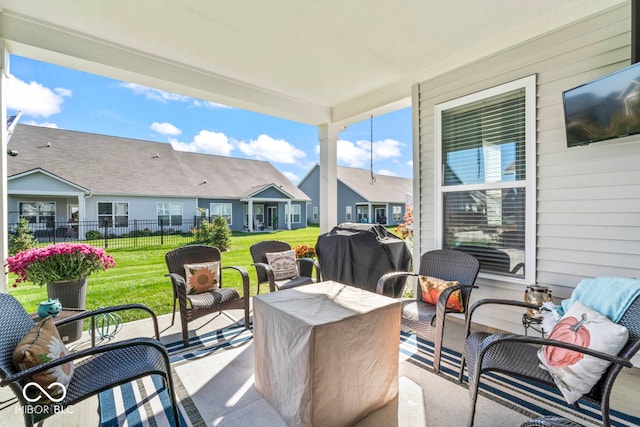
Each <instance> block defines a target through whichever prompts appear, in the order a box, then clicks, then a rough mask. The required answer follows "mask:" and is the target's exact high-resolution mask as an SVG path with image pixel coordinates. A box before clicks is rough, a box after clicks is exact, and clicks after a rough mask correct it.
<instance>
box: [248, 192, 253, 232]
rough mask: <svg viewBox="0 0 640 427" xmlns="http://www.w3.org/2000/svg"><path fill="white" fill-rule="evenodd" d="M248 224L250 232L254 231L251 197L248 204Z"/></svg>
mask: <svg viewBox="0 0 640 427" xmlns="http://www.w3.org/2000/svg"><path fill="white" fill-rule="evenodd" d="M247 226H248V227H249V233H251V232H252V231H253V199H249V203H248V206H247Z"/></svg>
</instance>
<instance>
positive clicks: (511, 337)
mask: <svg viewBox="0 0 640 427" xmlns="http://www.w3.org/2000/svg"><path fill="white" fill-rule="evenodd" d="M504 342H517V343H520V344H537V345H541V346H542V345H548V346H553V347H560V348H564V349H567V350H572V351H576V352H578V353H582V354H586V355H589V356H593V357H597V358H598V359H602V360H606V361H607V362H611V363H616V364H618V365H621V366H623V367H626V368H631V367H632V366H633V364H632V363H631V361H630V360H629V359H626V358H624V357H620V356H617V355H611V354H608V353H604V352H602V351H597V350H592V349H590V348H587V347H583V346H580V345H577V344H574V343H570V342H565V341H558V340H552V339H549V338H543V337H535V336H527V335H518V334H493V335H489V336H488V337H487V338H485V339H484V340H483V341H482V349H481V351H480V352H479V357H478V360H480V361H481V360H482V358H483V357H484V354H485V353H486V352H487V351H488V350H489V349H490V348H491V347H493V346H494V345H499V344H500V343H504ZM480 363H481V362H480ZM478 366H481V365H478Z"/></svg>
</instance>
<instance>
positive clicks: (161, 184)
mask: <svg viewBox="0 0 640 427" xmlns="http://www.w3.org/2000/svg"><path fill="white" fill-rule="evenodd" d="M49 143H50V144H49ZM9 145H10V148H12V149H15V150H18V151H19V155H18V156H17V157H12V158H10V160H9V162H8V165H7V171H8V174H7V175H8V176H9V177H11V176H13V175H17V174H20V173H23V172H26V171H30V170H34V169H37V168H41V169H44V170H46V171H48V172H50V173H52V174H54V175H57V176H59V177H60V178H63V179H65V180H67V181H69V182H72V183H74V184H76V185H79V186H81V187H84V188H87V189H89V190H91V191H92V192H93V193H94V194H114V195H136V196H165V197H167V196H180V197H202V198H215V199H224V198H228V199H239V198H241V197H243V196H245V195H247V194H252V193H254V192H255V190H256V189H257V188H259V187H264V186H265V185H268V184H274V185H275V186H278V187H281V188H282V189H283V190H284V191H286V192H287V193H288V194H290V195H292V197H293V198H294V199H296V200H309V198H308V196H307V195H306V194H304V193H303V192H302V191H301V190H300V189H299V188H298V187H296V186H295V185H294V184H293V183H292V182H291V181H289V180H288V179H287V178H286V177H285V176H284V175H283V174H282V173H280V171H278V170H277V169H276V168H275V167H274V166H273V165H272V164H271V163H269V162H266V161H261V160H248V159H239V158H234V157H224V156H214V155H209V154H199V153H189V152H183V151H176V150H174V149H173V147H172V146H171V144H165V143H159V142H151V141H143V140H137V139H129V138H121V137H114V136H108V135H99V134H92V133H85V132H78V131H69V130H62V129H52V128H46V127H39V126H30V125H24V124H18V125H17V127H16V129H15V130H14V132H13V135H12V138H11V141H10V144H9ZM205 181H206V183H204V182H205Z"/></svg>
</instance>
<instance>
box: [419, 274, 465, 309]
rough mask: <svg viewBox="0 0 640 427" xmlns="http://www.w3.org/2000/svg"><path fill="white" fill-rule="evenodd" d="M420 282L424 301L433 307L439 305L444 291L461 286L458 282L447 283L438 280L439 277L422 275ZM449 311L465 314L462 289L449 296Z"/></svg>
mask: <svg viewBox="0 0 640 427" xmlns="http://www.w3.org/2000/svg"><path fill="white" fill-rule="evenodd" d="M418 280H419V281H420V288H421V289H422V301H424V302H426V303H429V304H433V305H437V304H438V298H440V294H441V293H442V291H443V290H445V289H446V288H450V287H452V286H458V285H459V284H460V283H459V282H457V281H447V280H442V279H438V278H437V277H431V276H422V275H420V276H418ZM447 310H449V311H455V312H458V313H462V312H464V307H463V305H462V294H461V292H460V289H458V290H457V291H453V293H451V295H449V299H448V300H447Z"/></svg>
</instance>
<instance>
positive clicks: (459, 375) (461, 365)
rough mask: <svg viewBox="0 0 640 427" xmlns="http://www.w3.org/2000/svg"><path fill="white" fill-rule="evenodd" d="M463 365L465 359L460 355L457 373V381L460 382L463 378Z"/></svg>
mask: <svg viewBox="0 0 640 427" xmlns="http://www.w3.org/2000/svg"><path fill="white" fill-rule="evenodd" d="M464 365H465V360H464V355H462V357H461V358H460V372H459V373H458V382H459V383H461V382H462V380H463V379H464Z"/></svg>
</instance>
